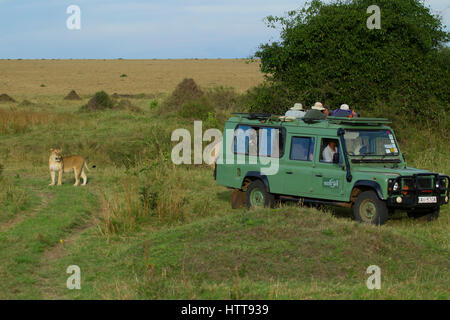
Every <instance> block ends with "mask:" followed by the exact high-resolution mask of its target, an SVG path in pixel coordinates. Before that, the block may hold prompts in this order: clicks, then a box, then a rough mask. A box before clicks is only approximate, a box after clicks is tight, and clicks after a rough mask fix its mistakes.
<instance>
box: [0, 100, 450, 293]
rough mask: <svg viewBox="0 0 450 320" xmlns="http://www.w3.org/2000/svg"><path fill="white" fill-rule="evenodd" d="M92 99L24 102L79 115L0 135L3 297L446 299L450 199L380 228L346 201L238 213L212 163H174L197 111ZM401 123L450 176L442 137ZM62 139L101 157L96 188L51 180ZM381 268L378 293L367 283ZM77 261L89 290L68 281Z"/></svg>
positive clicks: (91, 182) (422, 161) (405, 146)
mask: <svg viewBox="0 0 450 320" xmlns="http://www.w3.org/2000/svg"><path fill="white" fill-rule="evenodd" d="M87 98H88V97H84V99H83V101H79V102H76V103H75V102H66V101H63V100H62V98H61V97H39V98H37V99H36V105H34V106H31V107H27V108H31V109H32V110H33V111H36V112H46V113H49V114H56V115H61V116H62V118H61V119H67V118H68V117H69V118H70V119H71V120H70V121H67V120H64V121H61V122H58V121H56V122H55V121H53V120H52V121H49V122H45V121H44V122H42V121H40V122H37V123H34V124H33V123H25V124H24V127H23V128H24V130H20V131H18V132H15V131H5V132H4V133H3V134H0V164H2V165H3V167H4V169H3V172H2V175H1V178H0V179H1V185H0V231H1V232H0V298H1V299H92V298H98V299H172V298H176V299H179V298H187V299H191V298H192V299H218V298H220V299H399V298H400V299H449V293H448V287H449V284H450V283H449V282H450V281H449V277H448V272H449V266H450V265H449V263H448V261H449V248H448V245H449V235H448V234H449V233H448V230H449V228H448V226H449V219H450V218H449V217H450V209H449V207H448V206H445V207H443V208H442V210H441V217H440V218H439V219H438V220H437V221H433V222H431V223H426V222H422V221H416V220H411V219H408V218H407V217H406V214H405V213H401V212H400V213H398V214H396V215H395V217H394V218H393V219H391V220H389V221H388V223H387V224H386V225H384V226H382V227H374V226H368V225H362V224H359V223H356V222H354V221H353V220H352V219H351V212H350V211H349V210H345V209H333V208H327V209H326V210H325V211H323V210H322V211H319V210H316V209H312V208H306V207H305V208H302V207H297V206H295V205H290V204H284V205H283V206H282V207H280V208H277V209H273V210H256V211H246V210H244V209H239V210H232V209H231V208H230V203H229V198H230V191H229V190H228V189H226V188H223V187H220V186H217V185H216V183H215V181H214V180H213V178H212V172H211V169H210V168H208V167H206V166H190V167H186V166H174V165H172V164H171V163H170V160H169V159H170V150H171V147H172V143H171V142H170V134H171V132H172V130H173V129H175V128H187V129H189V130H190V131H192V130H193V123H192V121H191V120H189V119H186V118H182V117H181V116H179V115H176V114H174V113H163V114H161V112H160V108H161V107H160V106H161V105H162V103H161V101H160V100H155V99H147V98H145V97H143V98H141V99H133V104H135V105H136V106H137V107H139V108H141V109H142V110H143V113H133V112H131V111H129V110H108V111H102V112H90V113H80V112H78V110H79V107H80V106H81V105H83V104H85V103H86V102H87ZM15 105H16V104H14V106H15ZM9 107H10V106H9V105H7V104H5V105H2V106H0V108H2V109H3V110H9ZM219 111H220V112H221V113H220V117H219V119H217V118H211V117H212V116H211V115H209V116H208V118H209V121H210V123H211V124H212V123H219V124H221V125H223V123H222V118H225V117H226V112H229V111H223V110H222V109H220V110H219ZM230 111H231V110H230ZM210 118H211V119H210ZM56 119H59V118H56ZM396 133H397V135H398V137H399V140H400V145H401V148H402V151H406V154H407V156H406V157H407V161H408V165H410V166H415V167H419V168H424V169H429V170H432V171H437V172H441V173H447V174H448V173H450V166H449V161H448V159H449V158H450V153H449V151H448V148H447V147H446V146H447V145H448V142H449V140H448V137H447V136H446V135H445V134H441V133H440V132H439V131H437V130H436V129H429V128H428V129H427V128H420V127H418V126H417V125H416V124H413V123H411V124H410V126H407V127H404V128H402V127H399V128H396ZM59 146H60V147H62V148H63V152H64V154H80V155H82V156H84V157H86V158H87V159H88V163H89V164H90V165H94V164H95V165H96V166H97V167H96V169H91V171H90V172H88V185H87V186H86V187H77V188H75V187H73V186H72V184H73V179H74V178H73V176H72V175H71V174H65V175H64V178H63V183H64V185H63V186H62V187H48V184H49V182H50V177H49V173H48V168H47V161H48V154H49V153H48V150H49V149H50V148H52V147H59ZM373 264H375V265H378V266H380V267H381V272H382V285H381V290H374V291H372V290H368V289H367V288H366V285H365V283H366V279H367V278H368V276H369V275H367V274H366V273H365V271H366V269H367V267H368V266H369V265H373ZM69 265H78V266H79V267H80V268H81V279H82V280H81V288H82V289H81V290H68V289H67V288H66V280H67V278H68V277H69V275H68V274H66V268H67V267H68V266H69Z"/></svg>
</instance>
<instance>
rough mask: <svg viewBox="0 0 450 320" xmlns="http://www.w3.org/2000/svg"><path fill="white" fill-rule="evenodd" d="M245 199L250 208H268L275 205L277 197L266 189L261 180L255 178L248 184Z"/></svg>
mask: <svg viewBox="0 0 450 320" xmlns="http://www.w3.org/2000/svg"><path fill="white" fill-rule="evenodd" d="M245 199H246V204H247V208H248V209H251V208H267V207H271V206H272V205H273V203H274V200H275V197H274V196H273V194H271V193H270V192H267V191H266V186H265V185H264V183H263V182H262V181H261V180H255V181H253V182H252V183H250V185H249V186H248V188H247V191H246V197H245Z"/></svg>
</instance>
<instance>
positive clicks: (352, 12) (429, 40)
mask: <svg viewBox="0 0 450 320" xmlns="http://www.w3.org/2000/svg"><path fill="white" fill-rule="evenodd" d="M370 5H377V6H379V7H380V9H381V28H380V29H372V30H371V29H369V28H368V27H367V19H368V18H369V17H370V16H371V14H370V13H367V8H368V7H369V6H370ZM267 23H268V26H269V27H272V28H280V40H279V41H277V42H271V43H266V44H262V45H261V46H260V48H259V50H258V51H257V52H256V54H255V56H256V57H258V58H260V59H261V70H262V72H264V73H265V74H266V78H267V80H268V83H269V84H270V85H272V86H274V87H283V92H284V93H286V92H288V93H289V94H287V95H286V94H285V95H284V96H286V97H287V100H289V103H292V102H294V100H297V101H300V102H303V103H305V104H307V105H311V104H313V103H314V102H315V101H322V102H324V103H326V104H328V105H330V106H331V107H337V106H338V105H340V104H342V103H348V104H351V105H353V106H356V107H358V108H359V109H360V110H361V109H365V108H369V107H370V106H371V105H374V104H375V103H377V102H378V103H379V102H384V103H387V104H392V103H394V104H395V107H396V108H397V110H401V111H405V110H406V111H408V112H409V113H414V114H417V113H420V112H423V110H424V108H423V107H424V106H425V105H426V106H427V107H428V106H430V105H432V106H431V107H432V109H433V112H431V113H432V114H433V115H434V116H438V115H439V114H440V113H441V112H442V111H446V110H447V111H448V108H449V101H450V96H449V90H448V85H449V83H450V73H449V66H450V59H449V58H450V56H449V54H448V49H447V48H445V43H447V42H448V41H449V34H448V33H447V32H446V31H445V30H444V27H443V25H442V22H441V20H440V18H439V17H438V16H435V15H433V14H432V13H431V11H430V9H429V8H427V7H425V6H424V5H423V4H422V2H421V1H419V0H349V1H335V2H333V3H326V4H325V3H323V2H322V1H319V0H313V1H312V2H311V3H309V4H307V5H306V6H305V7H304V8H302V9H300V10H297V11H292V12H289V13H288V14H287V16H285V17H273V16H269V17H267ZM267 85H268V84H266V86H267ZM258 108H259V109H260V110H258V111H264V112H268V111H272V112H280V110H278V107H277V106H276V107H275V109H276V110H274V109H272V110H268V109H270V107H268V106H267V103H266V106H263V107H258V106H257V105H254V106H251V107H250V109H251V111H257V110H256V109H258ZM443 109H444V110H443ZM426 112H427V114H428V115H429V114H430V112H429V110H427V111H426Z"/></svg>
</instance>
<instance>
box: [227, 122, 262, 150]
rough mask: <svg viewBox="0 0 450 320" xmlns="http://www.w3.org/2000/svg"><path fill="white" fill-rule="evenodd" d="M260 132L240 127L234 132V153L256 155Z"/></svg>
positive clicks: (248, 127)
mask: <svg viewBox="0 0 450 320" xmlns="http://www.w3.org/2000/svg"><path fill="white" fill-rule="evenodd" d="M257 141H258V131H257V130H255V128H252V127H250V126H245V125H240V126H238V127H237V128H236V130H235V131H234V141H233V151H234V153H238V154H246V155H248V154H250V155H256V154H257V153H258V150H257Z"/></svg>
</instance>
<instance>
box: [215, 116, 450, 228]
mask: <svg viewBox="0 0 450 320" xmlns="http://www.w3.org/2000/svg"><path fill="white" fill-rule="evenodd" d="M289 120H290V121H287V119H286V118H283V117H280V116H275V115H271V114H233V116H232V117H231V118H230V119H229V120H228V121H226V124H225V134H224V135H223V141H222V147H221V152H220V156H219V158H218V159H217V165H216V166H215V172H214V176H215V178H216V181H217V183H218V184H219V185H223V186H226V187H229V188H232V189H234V191H233V193H232V196H231V202H232V206H233V208H236V207H240V206H243V205H246V206H247V207H248V208H252V207H270V206H272V205H273V204H274V202H275V201H276V200H283V199H285V200H294V201H301V202H309V203H316V204H323V205H334V206H343V207H347V208H353V214H354V217H355V219H356V220H357V221H360V222H366V223H372V224H376V225H382V224H384V223H385V222H386V221H387V219H388V218H389V215H390V214H392V213H393V212H395V210H405V211H407V213H408V215H409V216H410V217H413V218H419V217H423V218H425V219H428V220H432V219H436V218H438V216H439V211H440V206H442V205H444V204H447V203H448V201H449V183H450V178H449V177H448V176H447V175H445V174H438V173H432V172H429V171H426V170H420V169H415V168H410V167H407V166H406V163H405V158H404V155H403V154H402V153H401V152H400V147H399V145H398V143H397V140H396V137H395V134H394V131H393V130H392V129H391V128H390V127H389V126H388V125H389V124H390V121H389V120H387V119H377V118H338V117H328V118H327V119H326V120H318V121H310V122H309V123H306V122H304V121H303V120H302V119H295V120H293V119H289ZM327 148H328V150H325V149H327ZM330 150H331V153H330ZM324 151H325V152H324ZM331 155H332V157H330V156H331Z"/></svg>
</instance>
